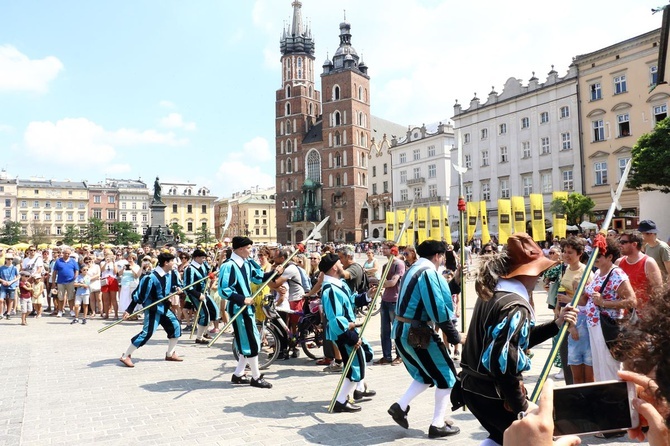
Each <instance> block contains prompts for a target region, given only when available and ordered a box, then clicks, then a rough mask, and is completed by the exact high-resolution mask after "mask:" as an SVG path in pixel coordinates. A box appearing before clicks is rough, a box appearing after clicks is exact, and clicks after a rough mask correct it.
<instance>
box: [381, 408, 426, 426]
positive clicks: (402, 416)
mask: <svg viewBox="0 0 670 446" xmlns="http://www.w3.org/2000/svg"><path fill="white" fill-rule="evenodd" d="M388 413H389V415H391V416H392V417H393V421H395V422H396V423H398V425H399V426H401V427H404V428H405V429H409V421H407V414H408V413H409V406H407V409H406V410H404V411H403V410H402V409H401V408H400V404H398V403H393V405H392V406H391V407H389V410H388ZM432 428H433V426H431V429H432Z"/></svg>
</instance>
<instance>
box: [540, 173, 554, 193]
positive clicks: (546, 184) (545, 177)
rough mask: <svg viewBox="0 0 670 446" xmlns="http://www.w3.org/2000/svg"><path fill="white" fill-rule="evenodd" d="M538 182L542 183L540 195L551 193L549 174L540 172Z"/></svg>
mask: <svg viewBox="0 0 670 446" xmlns="http://www.w3.org/2000/svg"><path fill="white" fill-rule="evenodd" d="M540 182H541V183H542V193H543V194H548V193H550V192H551V191H552V187H551V172H542V173H541V174H540Z"/></svg>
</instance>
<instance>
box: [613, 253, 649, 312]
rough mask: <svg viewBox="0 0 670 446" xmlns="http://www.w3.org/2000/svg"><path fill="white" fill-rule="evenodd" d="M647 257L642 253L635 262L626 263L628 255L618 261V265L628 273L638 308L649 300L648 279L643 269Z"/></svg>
mask: <svg viewBox="0 0 670 446" xmlns="http://www.w3.org/2000/svg"><path fill="white" fill-rule="evenodd" d="M648 258H649V256H648V255H646V254H642V258H641V259H640V260H638V261H637V262H635V263H628V257H623V258H622V259H621V262H619V267H620V268H621V269H622V270H624V271H625V272H626V274H628V279H629V280H630V284H631V286H632V287H633V291H635V297H637V301H638V305H637V306H638V308H639V307H642V306H644V305H645V304H646V303H647V302H648V301H649V281H648V280H647V273H646V272H645V270H644V267H645V264H646V263H647V259H648Z"/></svg>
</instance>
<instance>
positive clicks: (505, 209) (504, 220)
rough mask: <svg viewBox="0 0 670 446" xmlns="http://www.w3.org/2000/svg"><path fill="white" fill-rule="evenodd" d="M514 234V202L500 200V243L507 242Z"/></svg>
mask: <svg viewBox="0 0 670 446" xmlns="http://www.w3.org/2000/svg"><path fill="white" fill-rule="evenodd" d="M510 235H512V202H511V201H510V200H498V243H500V244H506V243H507V239H508V238H509V236H510Z"/></svg>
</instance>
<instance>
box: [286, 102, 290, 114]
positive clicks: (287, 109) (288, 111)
mask: <svg viewBox="0 0 670 446" xmlns="http://www.w3.org/2000/svg"><path fill="white" fill-rule="evenodd" d="M290 114H291V104H289V103H288V102H287V103H286V116H288V115H290Z"/></svg>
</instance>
